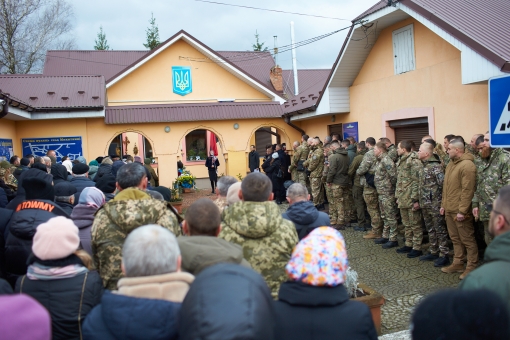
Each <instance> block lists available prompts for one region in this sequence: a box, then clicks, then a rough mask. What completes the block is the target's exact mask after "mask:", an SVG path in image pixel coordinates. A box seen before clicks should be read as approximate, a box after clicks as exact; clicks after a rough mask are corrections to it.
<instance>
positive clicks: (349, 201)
mask: <svg viewBox="0 0 510 340" xmlns="http://www.w3.org/2000/svg"><path fill="white" fill-rule="evenodd" d="M345 190H346V191H347V195H346V201H345V204H344V209H345V219H346V221H345V222H350V221H352V220H356V219H357V217H356V210H355V209H354V199H353V198H352V186H348V187H345Z"/></svg>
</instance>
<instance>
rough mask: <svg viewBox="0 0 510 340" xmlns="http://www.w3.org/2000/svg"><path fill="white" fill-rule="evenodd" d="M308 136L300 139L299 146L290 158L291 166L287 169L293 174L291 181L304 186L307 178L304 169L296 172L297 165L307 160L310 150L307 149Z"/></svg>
mask: <svg viewBox="0 0 510 340" xmlns="http://www.w3.org/2000/svg"><path fill="white" fill-rule="evenodd" d="M308 138H309V137H308V135H303V136H302V137H301V145H299V146H298V147H297V148H296V149H294V150H295V152H294V155H293V158H292V164H291V166H290V168H289V171H290V172H291V173H293V175H292V180H293V181H294V182H296V183H301V184H303V185H304V186H306V182H307V176H306V172H305V169H304V167H301V168H303V171H298V169H299V168H300V167H299V163H304V162H305V161H306V160H307V159H308V154H309V153H310V148H309V147H308V142H307V141H308Z"/></svg>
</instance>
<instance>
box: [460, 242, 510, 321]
mask: <svg viewBox="0 0 510 340" xmlns="http://www.w3.org/2000/svg"><path fill="white" fill-rule="evenodd" d="M484 261H485V264H483V265H482V266H481V267H480V268H478V269H475V270H474V271H472V272H471V273H469V275H468V276H466V277H465V278H464V280H462V282H461V283H460V286H459V288H460V289H462V290H469V289H484V288H485V289H489V290H492V291H493V292H494V293H496V294H498V295H499V296H500V297H501V300H502V301H505V302H506V304H507V306H508V311H509V312H510V276H509V275H508V273H510V232H506V233H504V234H501V235H499V236H497V237H495V238H494V240H493V241H492V242H491V243H490V244H489V246H488V247H487V249H486V250H485V255H484Z"/></svg>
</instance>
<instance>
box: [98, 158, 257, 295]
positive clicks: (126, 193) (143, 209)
mask: <svg viewBox="0 0 510 340" xmlns="http://www.w3.org/2000/svg"><path fill="white" fill-rule="evenodd" d="M126 167H129V168H126ZM134 167H139V169H134V170H133V168H134ZM127 171H132V172H134V171H136V174H135V175H132V174H131V175H130V176H131V177H132V178H134V179H133V180H131V181H130V182H131V185H133V183H134V182H136V181H137V180H138V179H139V178H140V180H139V181H138V183H139V185H138V186H133V187H130V186H129V185H127V186H126V188H122V187H123V186H124V183H128V182H124V180H123V178H126V177H127V174H126V172H127ZM263 176H264V175H263ZM117 182H118V185H119V186H120V188H121V189H122V190H121V191H120V192H119V193H118V194H117V195H116V196H115V197H114V198H113V199H112V200H111V201H109V202H108V203H106V204H105V205H103V206H102V207H101V208H100V209H99V210H98V211H97V213H96V216H95V218H94V223H93V224H92V254H93V258H94V263H95V265H96V268H97V271H98V272H99V275H100V276H101V278H102V279H103V285H104V286H105V288H106V289H109V290H116V289H117V281H118V280H119V279H120V278H122V271H121V268H120V265H121V262H122V245H123V244H124V240H125V239H126V237H127V235H128V234H129V233H130V232H131V231H132V230H134V229H136V228H138V227H140V226H144V225H148V224H157V225H160V226H162V227H163V228H166V229H168V230H170V231H171V232H173V233H174V234H175V235H176V236H179V235H180V234H181V230H180V226H179V223H178V220H177V217H178V215H177V213H176V212H175V211H174V210H173V208H172V206H171V205H170V203H168V202H165V201H160V200H157V199H153V198H151V197H150V196H149V195H148V194H147V193H146V192H145V191H144V190H143V189H145V188H146V187H147V177H146V176H145V168H144V167H143V165H142V164H140V163H136V162H135V163H130V164H127V165H124V166H122V167H121V168H120V169H119V171H118V172H117ZM179 218H180V217H179Z"/></svg>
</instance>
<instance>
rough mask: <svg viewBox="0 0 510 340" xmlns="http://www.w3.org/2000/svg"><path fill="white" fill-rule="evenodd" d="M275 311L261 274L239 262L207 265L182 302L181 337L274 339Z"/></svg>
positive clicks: (201, 338)
mask: <svg viewBox="0 0 510 340" xmlns="http://www.w3.org/2000/svg"><path fill="white" fill-rule="evenodd" d="M273 326H274V312H273V308H272V299H271V294H270V292H269V288H268V287H267V284H266V283H265V281H264V279H263V278H262V276H260V274H258V273H257V272H255V271H253V270H252V269H249V268H246V267H243V266H240V265H237V264H230V263H229V264H226V263H222V264H217V265H214V266H211V267H208V268H206V269H204V270H203V271H202V272H201V273H200V274H199V275H197V277H196V278H195V281H194V282H193V284H192V285H191V288H190V290H189V292H188V294H187V295H186V298H185V299H184V301H183V302H182V307H181V313H180V322H179V337H180V339H186V340H213V339H214V340H216V339H217V340H231V339H232V340H234V339H244V340H273V339H276V338H275V337H274V327H273Z"/></svg>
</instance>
